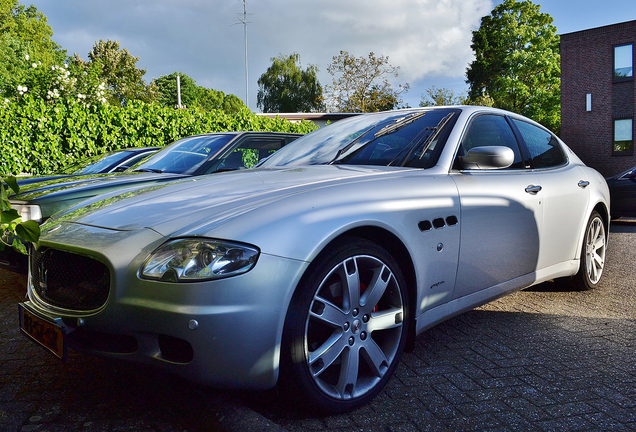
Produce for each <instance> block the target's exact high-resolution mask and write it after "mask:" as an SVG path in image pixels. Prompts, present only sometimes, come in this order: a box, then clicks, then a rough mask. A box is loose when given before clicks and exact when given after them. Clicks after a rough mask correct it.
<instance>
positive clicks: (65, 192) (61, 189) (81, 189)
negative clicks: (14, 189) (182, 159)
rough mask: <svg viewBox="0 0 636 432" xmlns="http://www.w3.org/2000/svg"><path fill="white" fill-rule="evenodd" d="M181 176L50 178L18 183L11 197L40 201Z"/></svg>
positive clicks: (62, 198)
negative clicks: (16, 189) (18, 188)
mask: <svg viewBox="0 0 636 432" xmlns="http://www.w3.org/2000/svg"><path fill="white" fill-rule="evenodd" d="M182 177H188V176H187V175H185V174H170V173H145V172H143V173H142V172H139V173H112V174H92V175H83V176H75V177H71V178H68V177H62V178H54V179H51V180H45V181H41V182H34V183H30V184H26V185H24V186H20V195H19V196H16V195H13V196H12V197H11V199H16V200H20V201H25V202H28V203H32V204H41V203H46V202H51V201H60V200H68V199H71V198H74V197H92V196H95V195H98V194H99V193H101V191H102V190H103V191H109V190H112V189H120V188H122V187H127V186H133V185H136V184H139V183H144V182H155V181H170V180H175V179H179V178H182Z"/></svg>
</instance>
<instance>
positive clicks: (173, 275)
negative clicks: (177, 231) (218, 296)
mask: <svg viewBox="0 0 636 432" xmlns="http://www.w3.org/2000/svg"><path fill="white" fill-rule="evenodd" d="M258 254H259V251H258V249H256V248H255V247H253V246H247V245H244V244H239V243H233V242H227V241H223V240H212V239H176V240H171V241H169V242H167V243H164V244H163V245H161V246H160V247H159V248H158V249H156V250H155V251H154V252H153V253H151V254H150V256H149V257H148V258H147V259H146V261H145V262H144V264H143V265H142V266H141V270H140V274H141V277H142V278H145V279H156V280H161V281H165V282H196V281H202V280H210V279H219V278H223V277H228V276H235V275H239V274H242V273H245V272H248V271H250V270H251V269H252V267H254V264H256V260H257V259H258Z"/></svg>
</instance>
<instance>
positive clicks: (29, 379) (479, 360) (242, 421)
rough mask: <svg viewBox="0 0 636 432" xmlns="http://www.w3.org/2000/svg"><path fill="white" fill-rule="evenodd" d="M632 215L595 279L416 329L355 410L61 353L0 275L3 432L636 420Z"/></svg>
mask: <svg viewBox="0 0 636 432" xmlns="http://www.w3.org/2000/svg"><path fill="white" fill-rule="evenodd" d="M635 244H636V225H634V224H614V225H613V226H612V233H611V235H610V249H609V255H608V258H607V265H606V269H605V272H606V273H605V275H604V279H603V281H602V286H601V287H600V288H599V289H598V290H595V291H591V292H568V291H564V290H563V287H562V286H561V285H559V284H558V283H546V284H543V285H541V286H539V287H535V288H533V289H531V290H526V291H522V292H519V293H516V294H513V295H511V296H508V297H504V298H502V299H500V300H497V301H495V302H492V303H490V304H487V305H485V306H483V307H481V308H478V309H476V310H474V311H471V312H468V313H465V314H463V315H461V316H459V317H457V318H454V319H451V320H449V321H446V322H445V323H442V324H440V325H438V326H437V327H435V328H433V329H431V330H429V331H427V332H426V333H424V334H422V335H420V336H419V338H418V341H417V345H416V349H415V351H414V352H413V353H408V354H405V355H404V357H403V361H402V364H401V365H400V367H399V368H398V370H397V372H396V376H395V377H394V378H393V379H392V380H391V382H390V383H389V385H388V386H387V388H386V390H385V391H384V392H382V393H381V394H380V396H379V397H378V398H376V399H375V400H374V401H373V402H372V403H371V404H369V405H368V406H366V407H364V408H362V409H360V410H357V411H355V412H353V413H349V414H345V415H337V416H329V417H320V416H312V415H307V414H301V413H296V412H294V411H293V410H292V409H290V408H289V406H288V404H287V403H286V401H285V399H284V397H283V396H280V395H278V394H277V392H276V391H275V390H274V391H270V392H224V391H215V390H210V389H206V388H202V387H199V386H196V385H194V384H191V383H189V382H187V381H184V380H182V379H180V378H177V377H173V376H168V375H164V374H161V373H160V372H158V371H155V370H153V369H150V368H147V367H142V366H139V365H131V364H127V363H120V362H115V361H112V360H105V359H99V358H93V357H87V356H82V355H78V354H75V353H72V354H71V355H70V358H69V361H68V362H67V363H65V364H61V363H60V362H58V361H57V360H56V359H54V358H52V356H50V355H48V354H47V353H45V352H44V351H43V350H41V349H40V348H39V347H36V346H35V345H34V344H32V343H31V342H29V341H27V340H26V339H25V338H24V337H23V336H22V335H20V334H19V332H18V330H17V316H16V313H17V311H16V303H17V302H18V301H19V300H20V299H21V298H22V297H23V295H24V294H23V290H22V289H21V288H20V285H21V284H22V283H23V282H24V280H23V279H19V278H16V277H15V276H14V275H11V274H9V273H6V272H4V273H3V272H0V365H1V367H0V430H2V431H24V432H27V431H58V430H60V431H61V430H64V431H68V430H78V431H79V430H82V431H83V430H86V431H93V430H97V431H120V430H121V431H128V430H130V431H132V430H134V431H137V430H148V431H149V430H163V431H195V430H215V429H225V430H276V429H280V428H284V429H285V430H288V431H290V432H291V431H312V430H342V431H354V430H355V431H428V430H433V431H437V430H439V431H448V430H458V431H469V430H480V431H481V430H492V431H506V430H511V431H512V430H514V431H518V430H524V431H525V430H529V431H533V430H536V431H551V430H558V431H570V430H572V431H579V430H581V431H588V430H589V431H600V430H613V431H614V430H615V431H621V430H625V431H628V430H634V431H636V267H635V266H634V262H635V261H636V259H635V258H636V250H634V247H633V245H635Z"/></svg>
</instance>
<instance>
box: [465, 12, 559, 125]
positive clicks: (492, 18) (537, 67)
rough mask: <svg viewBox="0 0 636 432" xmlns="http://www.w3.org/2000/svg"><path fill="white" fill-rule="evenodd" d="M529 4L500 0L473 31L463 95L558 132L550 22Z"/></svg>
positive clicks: (555, 60) (553, 33) (556, 52)
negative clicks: (484, 100)
mask: <svg viewBox="0 0 636 432" xmlns="http://www.w3.org/2000/svg"><path fill="white" fill-rule="evenodd" d="M540 9H541V7H540V6H539V5H535V4H534V3H532V1H530V0H526V1H520V2H517V1H516V0H505V1H504V2H503V3H501V4H500V5H498V6H496V7H495V8H494V9H493V11H492V12H491V14H490V15H488V16H485V17H483V18H482V19H481V25H480V27H479V29H478V30H476V31H474V32H473V39H472V45H471V47H472V49H473V51H474V52H475V60H474V61H473V62H472V63H471V64H470V65H469V67H468V69H467V71H466V78H467V81H466V82H467V83H468V84H469V85H470V90H469V97H470V99H471V100H476V99H477V98H479V97H490V98H492V101H493V105H494V106H495V107H497V108H503V109H507V110H510V111H514V112H517V113H519V114H523V115H526V116H527V117H530V118H532V119H534V120H536V121H538V122H540V123H543V124H544V125H545V126H547V127H549V128H551V129H552V130H553V131H555V132H558V130H559V127H560V77H561V69H560V57H559V37H558V35H557V34H556V27H555V26H553V25H552V22H553V19H552V17H551V16H550V15H549V14H546V13H541V12H540Z"/></svg>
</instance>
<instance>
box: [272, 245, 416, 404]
mask: <svg viewBox="0 0 636 432" xmlns="http://www.w3.org/2000/svg"><path fill="white" fill-rule="evenodd" d="M372 288H374V289H372ZM408 311H409V301H408V295H407V289H406V282H405V280H404V276H403V275H402V272H401V270H400V268H399V266H398V265H397V263H396V262H395V260H394V259H393V258H392V257H391V255H390V254H389V253H388V252H387V251H386V250H384V249H383V248H382V247H380V246H378V245H377V244H375V243H372V242H370V241H367V240H364V239H360V238H347V239H346V240H345V241H343V242H341V243H339V244H338V245H336V246H335V247H331V246H330V247H329V249H328V250H326V251H324V252H323V253H322V254H321V255H319V256H318V257H317V258H316V260H314V262H313V263H312V264H311V265H310V267H309V268H308V270H307V272H306V274H305V275H304V276H303V279H302V280H301V282H300V284H299V286H298V288H297V290H296V293H295V294H294V298H293V299H292V302H291V305H290V308H289V311H288V313H287V317H286V321H285V332H284V337H283V354H284V357H283V370H282V373H283V376H282V377H281V378H282V382H283V384H284V386H285V387H287V388H286V389H284V391H293V392H295V393H297V395H298V396H299V398H298V399H297V400H299V401H300V402H301V403H302V402H304V403H305V404H306V407H310V408H311V409H318V410H319V411H322V412H329V413H342V412H347V411H351V410H353V409H356V408H358V407H360V406H362V405H364V404H366V403H368V402H369V401H370V400H371V399H373V398H374V397H375V396H376V395H377V394H378V393H380V391H381V390H382V388H383V387H384V386H385V385H386V383H387V382H388V380H389V379H390V377H391V375H392V374H393V372H394V370H395V368H396V367H397V365H398V363H399V361H400V357H401V355H402V352H403V351H404V346H405V343H406V339H407V333H408V331H407V329H408V322H409V314H408Z"/></svg>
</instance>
